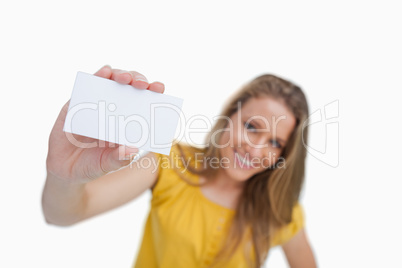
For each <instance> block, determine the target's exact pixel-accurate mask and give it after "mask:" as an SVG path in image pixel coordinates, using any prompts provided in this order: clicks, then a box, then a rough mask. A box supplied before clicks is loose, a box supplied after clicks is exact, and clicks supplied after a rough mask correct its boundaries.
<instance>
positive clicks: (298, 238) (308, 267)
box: [282, 229, 317, 268]
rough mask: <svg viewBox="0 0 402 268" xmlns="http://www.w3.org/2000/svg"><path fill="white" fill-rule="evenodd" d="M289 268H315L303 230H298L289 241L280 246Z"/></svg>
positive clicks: (311, 252) (312, 255)
mask: <svg viewBox="0 0 402 268" xmlns="http://www.w3.org/2000/svg"><path fill="white" fill-rule="evenodd" d="M282 249H283V251H284V253H285V255H286V259H287V260H288V263H289V266H290V267H291V268H316V267H317V264H316V262H315V258H314V254H313V251H312V249H311V247H310V243H309V242H308V239H307V236H306V232H305V230H304V229H302V230H300V231H299V232H298V233H297V234H296V235H295V236H294V237H293V238H292V239H291V240H290V241H288V242H287V243H286V244H284V245H282Z"/></svg>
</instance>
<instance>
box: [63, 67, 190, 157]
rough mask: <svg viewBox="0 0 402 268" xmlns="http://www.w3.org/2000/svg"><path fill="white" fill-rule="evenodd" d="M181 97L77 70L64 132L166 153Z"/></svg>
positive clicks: (167, 153) (174, 130) (178, 112)
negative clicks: (135, 86) (139, 87)
mask: <svg viewBox="0 0 402 268" xmlns="http://www.w3.org/2000/svg"><path fill="white" fill-rule="evenodd" d="M182 104H183V100H182V99H180V98H176V97H173V96H169V95H165V94H160V93H156V92H152V91H149V90H144V89H136V88H134V87H132V86H130V85H122V84H119V83H117V82H115V81H112V80H109V79H105V78H100V77H97V76H94V75H91V74H86V73H82V72H78V73H77V77H76V80H75V84H74V89H73V93H72V96H71V100H70V106H69V108H68V113H67V117H66V121H65V124H64V129H63V130H64V131H65V132H69V133H74V134H78V135H82V136H86V137H91V138H94V139H98V140H103V141H109V142H113V143H118V144H123V145H128V146H132V147H137V148H139V149H142V150H146V151H152V152H156V153H161V154H165V155H169V153H170V149H171V146H172V141H173V138H174V135H175V132H176V128H177V124H178V121H179V118H181V117H182V112H181V107H182Z"/></svg>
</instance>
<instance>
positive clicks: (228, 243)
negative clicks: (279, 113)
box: [178, 74, 309, 267]
mask: <svg viewBox="0 0 402 268" xmlns="http://www.w3.org/2000/svg"><path fill="white" fill-rule="evenodd" d="M265 96H269V97H273V98H274V99H277V100H280V101H283V102H284V104H285V105H286V106H287V108H288V109H289V110H290V111H292V113H293V115H294V116H295V118H296V126H295V128H294V130H293V132H292V134H291V136H290V138H289V140H288V143H287V145H286V147H285V148H284V149H283V152H282V159H283V160H284V161H285V162H284V163H285V167H281V168H277V167H272V168H268V169H266V170H265V171H263V172H261V173H258V174H256V175H254V176H253V177H251V178H249V179H248V180H247V181H246V183H245V187H244V189H243V192H242V194H241V196H240V199H239V201H238V203H237V208H236V213H235V215H234V218H233V222H232V224H231V226H230V229H229V232H228V235H227V238H226V240H225V242H224V244H223V247H222V248H221V250H220V251H219V253H218V254H217V255H216V257H215V262H214V264H216V263H218V262H219V261H224V259H225V258H230V257H231V256H232V255H233V253H234V252H235V250H236V248H237V247H238V246H239V245H240V244H241V242H242V241H243V240H244V239H246V240H247V241H250V242H251V244H252V246H251V247H249V248H248V249H244V250H245V254H246V255H247V260H248V261H249V264H250V267H253V266H254V267H260V266H261V265H262V264H263V263H264V261H265V260H266V258H267V256H268V252H269V248H270V243H271V240H270V239H271V237H272V234H273V233H274V232H275V230H277V229H278V228H280V227H281V226H283V225H286V224H288V223H290V222H291V220H292V210H293V207H294V205H295V204H296V202H297V201H298V199H299V195H300V191H301V188H302V184H303V181H304V172H305V157H306V148H305V146H303V145H304V144H303V142H304V143H305V142H306V140H307V127H305V126H303V123H304V122H305V121H306V120H307V118H308V113H309V111H308V105H307V100H306V97H305V95H304V94H303V92H302V90H301V89H300V88H299V87H298V86H296V85H295V84H293V83H291V82H289V81H286V80H284V79H282V78H279V77H277V76H274V75H269V74H268V75H262V76H259V77H257V78H256V79H254V80H252V81H251V82H249V83H248V84H246V85H245V86H244V87H243V88H241V89H240V90H239V91H238V92H237V93H236V94H235V95H234V96H233V97H232V98H231V99H230V100H229V102H228V103H227V104H226V105H225V106H224V109H223V111H222V114H221V115H222V116H223V117H221V118H220V119H219V120H217V121H216V123H215V125H214V127H213V128H212V130H211V131H210V132H209V134H208V136H207V138H206V143H205V144H206V147H205V148H203V149H202V152H203V153H204V156H205V159H213V158H216V157H218V158H219V157H220V154H219V149H218V148H216V147H215V146H214V144H217V143H216V142H213V139H214V140H215V141H216V140H217V141H219V140H220V137H221V135H222V131H219V130H222V129H223V128H225V127H226V125H227V123H228V121H227V120H226V119H224V117H226V118H227V117H230V116H232V115H233V114H234V113H236V112H237V110H238V107H239V106H238V103H239V102H240V103H241V104H242V105H244V104H245V103H246V102H247V101H248V100H249V99H251V98H258V97H265ZM178 148H179V150H180V152H181V155H182V156H183V158H184V157H188V156H185V155H184V153H183V149H182V147H181V145H180V143H179V144H178ZM183 158H182V159H183ZM211 166H212V165H204V167H205V168H204V169H196V168H194V167H191V166H189V167H188V170H189V171H191V172H193V173H195V174H198V175H203V176H205V177H206V178H213V177H214V174H216V172H217V171H218V170H217V169H215V168H211ZM184 179H185V178H184ZM185 180H186V179H185ZM186 181H187V182H188V183H190V184H192V185H195V184H194V182H191V181H189V180H186ZM197 186H200V184H197ZM249 244H250V243H249ZM252 249H253V250H254V251H252ZM253 259H254V260H253Z"/></svg>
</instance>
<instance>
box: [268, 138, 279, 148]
mask: <svg viewBox="0 0 402 268" xmlns="http://www.w3.org/2000/svg"><path fill="white" fill-rule="evenodd" d="M269 142H270V143H271V144H272V146H273V147H274V148H279V149H280V148H282V146H281V145H280V143H279V142H277V141H276V140H270V141H269Z"/></svg>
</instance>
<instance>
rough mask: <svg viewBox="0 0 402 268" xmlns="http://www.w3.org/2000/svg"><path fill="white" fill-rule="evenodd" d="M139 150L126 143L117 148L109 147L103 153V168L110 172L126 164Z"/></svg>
mask: <svg viewBox="0 0 402 268" xmlns="http://www.w3.org/2000/svg"><path fill="white" fill-rule="evenodd" d="M138 151H139V150H138V149H137V148H131V147H127V146H124V145H121V146H119V147H118V148H115V149H109V150H107V152H105V153H104V154H103V157H102V159H101V168H102V170H103V171H105V172H110V171H114V170H117V169H119V168H121V167H123V166H126V165H128V164H129V163H130V161H131V160H132V159H133V157H134V156H135V155H136V154H137V153H138Z"/></svg>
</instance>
